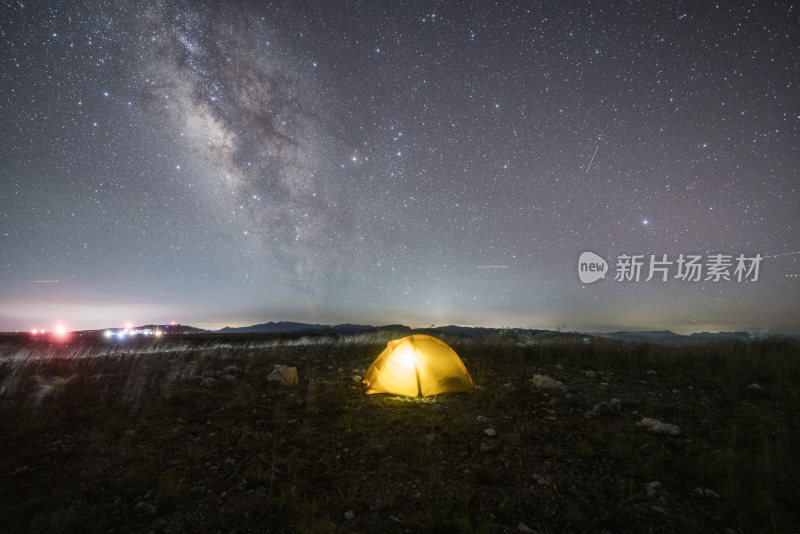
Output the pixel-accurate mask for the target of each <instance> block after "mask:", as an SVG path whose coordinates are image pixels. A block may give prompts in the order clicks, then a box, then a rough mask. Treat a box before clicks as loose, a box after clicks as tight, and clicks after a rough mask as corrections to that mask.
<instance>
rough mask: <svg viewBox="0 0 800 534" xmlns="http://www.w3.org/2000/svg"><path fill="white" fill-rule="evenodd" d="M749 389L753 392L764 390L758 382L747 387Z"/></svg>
mask: <svg viewBox="0 0 800 534" xmlns="http://www.w3.org/2000/svg"><path fill="white" fill-rule="evenodd" d="M747 389H752V390H753V391H761V390H762V389H764V388H763V387H761V384H757V383H756V382H753V383H752V384H750V385H748V386H747Z"/></svg>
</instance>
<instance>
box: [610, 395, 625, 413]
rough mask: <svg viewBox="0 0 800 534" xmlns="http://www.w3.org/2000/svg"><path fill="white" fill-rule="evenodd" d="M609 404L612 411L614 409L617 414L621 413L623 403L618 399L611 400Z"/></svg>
mask: <svg viewBox="0 0 800 534" xmlns="http://www.w3.org/2000/svg"><path fill="white" fill-rule="evenodd" d="M609 404H610V405H611V409H613V410H614V411H615V412H619V411H620V410H622V401H621V400H619V399H618V398H616V397H614V398H613V399H611V400H610V401H609Z"/></svg>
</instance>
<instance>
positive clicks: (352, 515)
mask: <svg viewBox="0 0 800 534" xmlns="http://www.w3.org/2000/svg"><path fill="white" fill-rule="evenodd" d="M344 518H345V519H347V520H348V521H352V520H353V519H355V518H356V513H355V512H354V511H352V510H348V511H346V512H345V513H344Z"/></svg>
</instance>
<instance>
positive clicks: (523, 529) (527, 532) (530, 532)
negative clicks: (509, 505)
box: [517, 521, 536, 534]
mask: <svg viewBox="0 0 800 534" xmlns="http://www.w3.org/2000/svg"><path fill="white" fill-rule="evenodd" d="M517 532H523V533H525V534H536V531H535V530H533V529H532V528H531V527H529V526H528V525H526V524H525V523H523V522H522V521H520V522H519V525H517Z"/></svg>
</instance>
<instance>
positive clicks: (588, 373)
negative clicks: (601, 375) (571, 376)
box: [583, 371, 597, 378]
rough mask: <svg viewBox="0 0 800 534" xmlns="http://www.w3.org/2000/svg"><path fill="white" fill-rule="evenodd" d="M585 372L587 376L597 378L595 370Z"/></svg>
mask: <svg viewBox="0 0 800 534" xmlns="http://www.w3.org/2000/svg"><path fill="white" fill-rule="evenodd" d="M583 374H584V375H586V378H595V377H596V376H597V373H595V372H594V371H586V372H585V373H583Z"/></svg>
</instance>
